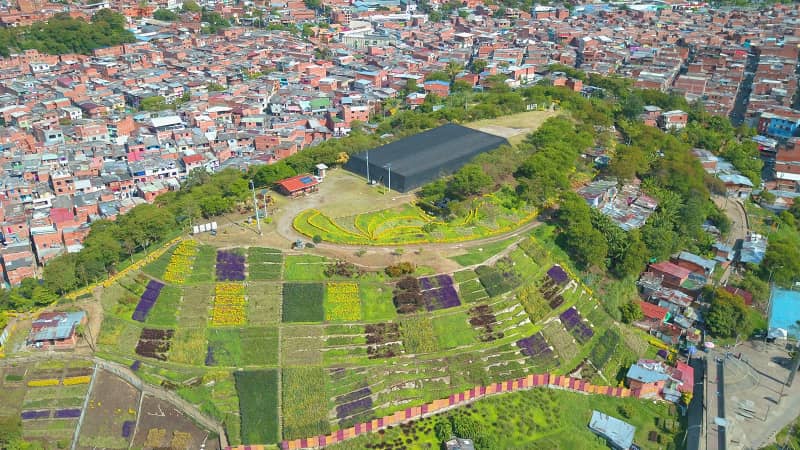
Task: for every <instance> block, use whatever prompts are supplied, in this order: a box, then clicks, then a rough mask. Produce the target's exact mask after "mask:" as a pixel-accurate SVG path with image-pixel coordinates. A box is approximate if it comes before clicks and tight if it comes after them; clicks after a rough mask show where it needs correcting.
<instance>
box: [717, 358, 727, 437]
mask: <svg viewBox="0 0 800 450" xmlns="http://www.w3.org/2000/svg"><path fill="white" fill-rule="evenodd" d="M723 358H724V357H723ZM717 417H720V418H722V419H724V418H725V360H724V359H722V358H721V359H720V360H718V361H717ZM725 428H726V427H723V426H720V427H719V431H718V432H717V439H718V443H717V448H718V449H719V450H725V448H726V446H727V444H728V443H727V437H726V434H727V433H726V430H725Z"/></svg>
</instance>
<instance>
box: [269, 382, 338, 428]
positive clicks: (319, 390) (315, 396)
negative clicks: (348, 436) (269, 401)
mask: <svg viewBox="0 0 800 450" xmlns="http://www.w3.org/2000/svg"><path fill="white" fill-rule="evenodd" d="M325 378H326V377H325V370H324V369H323V368H321V367H297V368H290V369H284V370H283V374H282V377H281V379H282V381H283V383H282V384H283V386H282V393H283V438H284V439H295V438H299V437H305V436H317V435H320V434H325V433H327V432H328V431H330V424H329V423H328V400H327V398H326V397H325Z"/></svg>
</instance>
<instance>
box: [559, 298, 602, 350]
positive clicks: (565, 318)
mask: <svg viewBox="0 0 800 450" xmlns="http://www.w3.org/2000/svg"><path fill="white" fill-rule="evenodd" d="M558 318H559V319H560V320H561V323H562V324H564V328H566V329H567V331H568V332H569V333H570V334H572V336H574V337H575V339H576V340H577V341H578V342H580V343H581V344H586V343H587V342H589V340H591V339H592V336H594V330H592V328H591V326H590V324H589V323H588V322H586V321H585V320H584V319H583V317H581V314H580V313H579V312H578V310H577V309H575V308H574V307H572V308H569V309H567V310H566V311H564V312H563V313H561V314H560V315H559V316H558Z"/></svg>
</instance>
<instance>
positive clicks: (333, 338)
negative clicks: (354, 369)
mask: <svg viewBox="0 0 800 450" xmlns="http://www.w3.org/2000/svg"><path fill="white" fill-rule="evenodd" d="M325 334H326V335H325V338H324V339H325V348H324V349H323V361H324V363H325V365H334V364H354V363H359V362H361V363H366V362H367V337H366V334H365V331H364V326H363V325H330V326H327V327H325Z"/></svg>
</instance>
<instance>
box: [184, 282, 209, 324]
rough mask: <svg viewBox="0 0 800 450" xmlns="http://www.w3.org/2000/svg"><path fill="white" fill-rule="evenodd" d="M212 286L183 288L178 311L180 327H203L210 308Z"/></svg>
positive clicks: (201, 285)
mask: <svg viewBox="0 0 800 450" xmlns="http://www.w3.org/2000/svg"><path fill="white" fill-rule="evenodd" d="M213 293H214V285H213V284H198V285H194V286H186V287H184V288H183V301H182V302H181V308H180V311H178V324H179V325H180V326H181V327H199V326H205V325H206V322H208V317H209V315H210V308H211V296H212V295H213Z"/></svg>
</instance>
